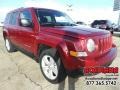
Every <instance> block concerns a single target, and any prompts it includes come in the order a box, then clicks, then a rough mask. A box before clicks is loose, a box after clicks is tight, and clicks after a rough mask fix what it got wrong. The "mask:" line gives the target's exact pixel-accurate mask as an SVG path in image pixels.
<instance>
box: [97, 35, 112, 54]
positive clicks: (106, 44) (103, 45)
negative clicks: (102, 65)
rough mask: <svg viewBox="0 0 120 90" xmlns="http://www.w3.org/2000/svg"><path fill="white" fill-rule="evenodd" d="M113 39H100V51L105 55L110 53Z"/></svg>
mask: <svg viewBox="0 0 120 90" xmlns="http://www.w3.org/2000/svg"><path fill="white" fill-rule="evenodd" d="M111 40H112V39H111V37H104V38H100V39H99V51H100V52H101V53H104V52H106V51H108V50H109V49H110V48H111V46H112V41H111Z"/></svg>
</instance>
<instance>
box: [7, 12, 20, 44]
mask: <svg viewBox="0 0 120 90" xmlns="http://www.w3.org/2000/svg"><path fill="white" fill-rule="evenodd" d="M18 16H19V12H17V11H16V12H11V13H10V14H9V22H7V23H8V24H7V25H6V26H7V27H6V28H5V29H7V30H8V32H9V38H10V40H11V42H12V43H14V44H15V45H18V37H19V31H18Z"/></svg>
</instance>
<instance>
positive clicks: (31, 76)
mask: <svg viewBox="0 0 120 90" xmlns="http://www.w3.org/2000/svg"><path fill="white" fill-rule="evenodd" d="M113 39H114V42H115V43H116V45H117V47H118V55H117V58H116V59H115V60H114V62H113V63H112V65H111V66H112V67H114V66H115V67H119V68H120V38H119V37H113ZM90 77H92V76H90ZM94 77H108V76H106V75H105V74H98V75H95V76H94ZM117 82H119V83H117V85H115V86H114V85H108V86H106V85H102V86H101V85H90V86H89V85H86V80H85V77H79V78H77V79H73V78H70V77H69V78H68V77H67V78H66V80H65V81H63V82H62V83H60V84H51V83H49V82H48V81H46V80H45V79H44V77H43V76H42V74H41V71H40V69H39V64H38V63H36V62H35V61H34V60H32V59H31V58H29V57H27V56H26V55H24V54H22V53H21V52H19V51H18V52H15V53H8V52H7V51H6V49H5V47H4V41H3V38H2V30H1V29H0V90H48V89H49V90H120V73H119V79H118V80H117Z"/></svg>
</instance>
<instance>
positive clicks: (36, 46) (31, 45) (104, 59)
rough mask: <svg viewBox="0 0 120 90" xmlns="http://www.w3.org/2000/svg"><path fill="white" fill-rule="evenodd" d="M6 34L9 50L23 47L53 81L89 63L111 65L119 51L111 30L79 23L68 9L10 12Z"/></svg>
mask: <svg viewBox="0 0 120 90" xmlns="http://www.w3.org/2000/svg"><path fill="white" fill-rule="evenodd" d="M3 36H4V40H5V46H6V48H7V51H8V52H14V51H16V50H21V51H22V52H24V53H25V54H27V55H29V56H32V57H35V58H36V59H35V60H36V61H37V62H39V64H40V68H41V71H42V73H43V75H44V77H45V78H46V79H47V80H48V81H50V82H52V83H58V82H61V81H62V80H64V79H65V77H66V75H67V74H68V75H75V74H78V73H80V72H82V71H83V69H84V68H85V67H98V66H108V65H110V64H111V63H112V61H113V60H114V58H115V57H116V54H117V48H116V46H115V45H114V44H113V43H112V36H111V34H110V33H109V32H108V31H104V30H100V29H94V28H88V27H80V26H77V25H76V24H75V23H73V21H72V20H71V19H70V18H69V17H68V16H67V15H66V14H65V13H63V12H60V11H56V10H51V9H43V8H20V9H17V10H14V11H11V12H9V13H8V14H7V16H6V19H5V22H4V30H3ZM82 73H84V72H82Z"/></svg>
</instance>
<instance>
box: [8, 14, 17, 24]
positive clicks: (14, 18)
mask: <svg viewBox="0 0 120 90" xmlns="http://www.w3.org/2000/svg"><path fill="white" fill-rule="evenodd" d="M17 17H18V12H13V13H11V15H10V17H9V18H10V20H9V24H11V25H17Z"/></svg>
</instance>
